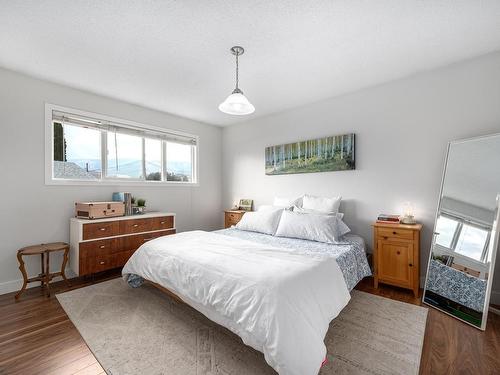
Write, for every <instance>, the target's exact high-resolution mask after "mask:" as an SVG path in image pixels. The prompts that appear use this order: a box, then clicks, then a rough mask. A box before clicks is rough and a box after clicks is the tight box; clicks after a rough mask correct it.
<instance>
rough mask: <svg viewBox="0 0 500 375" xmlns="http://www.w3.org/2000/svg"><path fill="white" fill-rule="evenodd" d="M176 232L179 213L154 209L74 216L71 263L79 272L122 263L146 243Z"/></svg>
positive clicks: (107, 267) (71, 236)
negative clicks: (116, 214) (141, 212)
mask: <svg viewBox="0 0 500 375" xmlns="http://www.w3.org/2000/svg"><path fill="white" fill-rule="evenodd" d="M170 234H175V214H174V213H169V212H151V213H147V214H144V215H136V216H119V217H112V218H105V219H94V220H87V219H78V218H72V219H71V223H70V267H71V269H72V270H73V272H74V273H75V274H76V275H77V276H84V275H90V274H93V273H96V272H101V271H106V270H109V269H113V268H117V267H122V266H124V265H125V263H126V262H127V260H128V259H129V258H130V257H131V256H132V254H133V253H134V251H136V250H137V249H138V248H139V247H140V246H141V245H142V244H143V243H145V242H147V241H149V240H152V239H154V238H157V237H161V236H166V235H170Z"/></svg>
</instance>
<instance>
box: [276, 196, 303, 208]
mask: <svg viewBox="0 0 500 375" xmlns="http://www.w3.org/2000/svg"><path fill="white" fill-rule="evenodd" d="M273 206H276V207H292V206H299V207H300V206H302V197H299V198H295V199H290V198H282V197H275V198H274V202H273Z"/></svg>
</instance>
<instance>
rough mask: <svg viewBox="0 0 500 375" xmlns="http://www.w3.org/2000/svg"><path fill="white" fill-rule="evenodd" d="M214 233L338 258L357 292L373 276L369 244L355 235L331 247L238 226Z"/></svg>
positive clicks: (346, 236)
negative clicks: (357, 286)
mask: <svg viewBox="0 0 500 375" xmlns="http://www.w3.org/2000/svg"><path fill="white" fill-rule="evenodd" d="M213 233H218V234H222V235H226V236H232V237H237V238H241V239H244V240H248V241H253V242H258V243H261V244H266V245H271V246H273V247H281V248H286V249H293V250H294V251H296V252H297V253H301V254H309V255H313V254H326V255H330V256H332V257H334V258H335V259H336V261H337V264H338V265H339V267H340V270H341V271H342V274H343V276H344V280H345V283H346V285H347V288H348V289H349V291H351V290H352V289H354V287H355V286H356V284H357V283H359V281H360V280H361V279H363V278H364V277H366V276H371V274H372V272H371V270H370V266H369V265H368V260H367V259H366V250H365V241H364V240H363V238H361V237H360V236H358V235H355V234H347V235H345V236H344V237H343V238H342V242H339V243H336V244H327V243H323V242H316V241H309V240H301V239H296V238H287V237H275V236H271V235H268V234H262V233H256V232H248V231H243V230H239V229H236V228H234V227H231V228H228V229H222V230H218V231H215V232H213Z"/></svg>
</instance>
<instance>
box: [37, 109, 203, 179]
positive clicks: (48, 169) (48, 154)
mask: <svg viewBox="0 0 500 375" xmlns="http://www.w3.org/2000/svg"><path fill="white" fill-rule="evenodd" d="M53 111H60V112H68V113H71V114H74V115H80V116H84V117H91V118H95V119H99V120H102V121H105V122H111V123H119V124H123V125H124V127H125V126H127V125H128V126H130V127H132V128H138V129H141V130H144V131H148V130H149V131H154V132H159V133H165V134H170V135H174V136H175V135H178V136H181V137H190V138H193V139H195V140H196V145H195V147H191V161H192V173H191V174H192V177H191V178H192V181H191V182H186V181H155V180H146V179H145V178H146V176H144V179H133V178H113V177H107V176H106V174H107V162H108V160H107V159H108V158H107V156H106V155H107V140H105V138H106V137H107V134H106V131H102V132H101V179H96V180H79V179H63V178H54V175H53V169H54V168H53V161H54V146H53V137H54V126H53V122H54V121H53ZM44 126H45V184H46V185H80V186H169V185H170V186H199V185H200V179H199V162H200V160H199V154H200V152H199V150H200V139H199V136H197V135H194V134H190V133H186V132H181V131H177V130H171V129H166V128H162V127H158V126H152V125H145V124H142V123H138V122H135V121H129V120H124V119H120V118H116V117H112V116H107V115H102V114H98V113H93V112H88V111H82V110H78V109H74V108H69V107H63V106H59V105H56V104H50V103H45V121H44ZM145 138H147V136H145V137H143V138H142V143H143V147H142V164H143V172H144V167H145V166H144V164H145V147H144V143H145ZM161 164H162V167H161V174H162V178H163V177H164V176H165V178H166V173H167V170H166V168H167V166H166V141H162V160H161Z"/></svg>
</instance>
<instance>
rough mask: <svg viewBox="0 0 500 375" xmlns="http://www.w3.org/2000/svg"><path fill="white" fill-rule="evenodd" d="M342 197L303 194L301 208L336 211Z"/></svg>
mask: <svg viewBox="0 0 500 375" xmlns="http://www.w3.org/2000/svg"><path fill="white" fill-rule="evenodd" d="M341 200H342V197H340V196H339V197H334V198H322V197H315V196H313V195H307V194H306V195H304V197H303V198H302V208H306V209H309V210H315V211H321V212H334V213H336V212H338V211H339V207H340V201H341Z"/></svg>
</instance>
